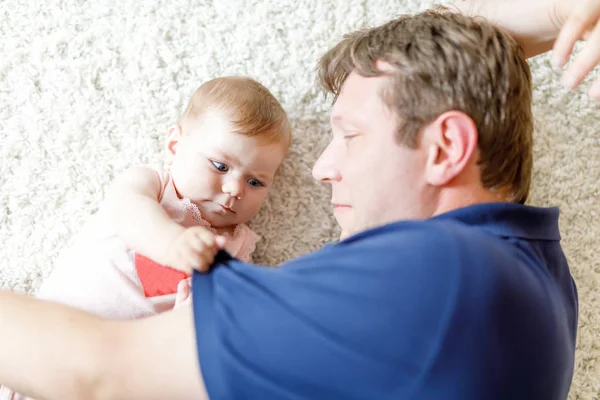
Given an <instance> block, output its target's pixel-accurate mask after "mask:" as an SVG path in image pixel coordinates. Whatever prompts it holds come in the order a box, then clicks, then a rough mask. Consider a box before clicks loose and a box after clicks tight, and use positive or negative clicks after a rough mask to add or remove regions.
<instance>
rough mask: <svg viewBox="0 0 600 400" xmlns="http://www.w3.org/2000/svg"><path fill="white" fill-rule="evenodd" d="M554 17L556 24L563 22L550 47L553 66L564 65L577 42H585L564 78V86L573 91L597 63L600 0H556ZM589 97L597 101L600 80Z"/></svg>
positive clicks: (599, 33) (592, 88)
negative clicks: (555, 15)
mask: <svg viewBox="0 0 600 400" xmlns="http://www.w3.org/2000/svg"><path fill="white" fill-rule="evenodd" d="M557 16H558V18H559V23H561V22H563V21H564V22H563V25H562V28H561V30H560V34H559V36H558V39H557V40H556V41H555V43H554V48H553V52H554V54H553V57H552V58H553V63H554V65H555V66H556V67H564V66H565V64H566V63H567V61H568V60H569V58H570V57H571V55H572V53H573V48H574V46H575V43H576V42H577V41H578V40H586V42H587V43H586V44H585V47H584V49H583V50H582V51H581V53H580V54H578V55H577V57H576V58H575V60H574V61H573V63H572V64H571V65H570V66H569V67H568V68H567V70H566V71H565V73H564V75H563V83H564V84H565V86H567V88H569V89H573V88H575V87H577V86H579V85H580V84H581V82H582V81H583V80H584V79H585V77H586V76H587V75H588V74H589V73H590V72H592V70H593V69H594V68H595V67H596V66H597V65H598V64H599V63H600V0H578V1H573V0H559V1H558V7H557ZM589 94H590V96H591V97H592V98H594V99H596V100H598V101H600V78H598V79H596V80H595V81H594V82H593V83H592V85H591V87H590V89H589Z"/></svg>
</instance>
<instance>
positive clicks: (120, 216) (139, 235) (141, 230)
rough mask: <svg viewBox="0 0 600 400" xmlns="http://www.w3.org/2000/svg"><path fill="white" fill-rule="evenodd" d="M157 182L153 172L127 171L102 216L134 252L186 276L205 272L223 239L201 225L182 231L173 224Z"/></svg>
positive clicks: (116, 184)
mask: <svg viewBox="0 0 600 400" xmlns="http://www.w3.org/2000/svg"><path fill="white" fill-rule="evenodd" d="M160 182H161V181H160V179H159V177H158V173H157V172H156V171H155V170H153V169H150V168H147V167H133V168H131V169H129V170H127V171H126V172H125V173H123V174H122V175H121V176H119V177H118V178H117V179H116V180H115V182H114V183H113V184H112V186H111V188H110V191H109V194H108V196H107V199H106V203H105V209H106V211H105V213H106V214H108V218H109V219H110V220H111V222H112V223H113V225H114V226H115V227H116V233H117V235H119V237H121V238H122V239H123V241H124V242H125V244H126V246H127V247H129V248H131V249H133V250H134V251H136V252H137V253H140V254H142V255H144V256H146V257H148V258H150V259H151V260H153V261H155V262H156V263H158V264H161V265H168V266H170V267H173V268H175V269H178V270H181V271H183V272H186V273H191V270H192V268H197V269H201V270H204V269H207V268H208V266H209V265H210V264H211V263H212V260H213V258H214V255H215V253H216V252H217V250H218V249H219V248H222V247H223V246H224V245H225V239H224V238H223V237H220V236H216V235H214V234H213V233H212V232H210V231H208V230H207V229H205V228H203V227H201V226H194V227H190V228H184V227H182V226H181V225H179V224H178V223H176V222H175V221H173V220H172V219H171V217H170V216H169V215H168V214H167V212H166V211H165V209H164V208H163V207H162V206H161V205H160V203H159V200H158V197H159V194H160V190H161V183H160Z"/></svg>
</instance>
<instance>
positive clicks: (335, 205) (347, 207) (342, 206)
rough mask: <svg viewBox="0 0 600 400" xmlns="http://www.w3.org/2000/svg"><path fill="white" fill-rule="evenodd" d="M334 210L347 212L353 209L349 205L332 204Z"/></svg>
mask: <svg viewBox="0 0 600 400" xmlns="http://www.w3.org/2000/svg"><path fill="white" fill-rule="evenodd" d="M331 205H332V206H333V209H334V210H347V209H350V208H352V206H350V205H349V204H340V203H331Z"/></svg>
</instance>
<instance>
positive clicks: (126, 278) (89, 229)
mask: <svg viewBox="0 0 600 400" xmlns="http://www.w3.org/2000/svg"><path fill="white" fill-rule="evenodd" d="M157 173H158V175H159V178H160V181H161V188H162V189H161V192H160V194H159V197H158V198H159V202H160V204H161V205H162V206H163V208H164V209H165V211H166V212H167V213H168V214H169V216H170V217H171V218H172V219H173V220H174V221H175V222H177V223H179V224H180V225H182V226H184V227H191V226H197V225H200V226H204V227H206V228H207V229H209V230H211V231H213V232H216V230H215V229H214V228H212V227H211V226H210V224H209V223H208V222H207V221H205V220H204V219H202V217H201V215H200V212H199V210H198V208H197V207H196V206H195V205H194V204H193V203H191V202H190V200H189V199H187V198H180V197H179V196H178V194H177V191H176V189H175V185H174V184H173V179H172V177H171V174H170V173H169V172H168V171H157ZM225 236H227V239H228V245H227V247H226V250H227V251H228V252H229V253H230V254H231V255H233V256H235V257H237V258H239V259H240V260H244V261H250V260H251V256H252V253H253V252H254V249H255V245H256V242H257V241H258V239H259V237H258V236H257V235H256V234H255V233H254V232H253V231H252V230H251V229H250V228H249V227H248V226H246V225H244V224H240V225H238V226H237V227H236V228H235V230H234V233H233V235H225ZM134 259H135V252H134V251H133V250H131V249H129V248H128V247H127V246H126V245H125V243H124V242H123V240H122V239H121V238H120V237H118V236H117V235H116V233H115V229H114V227H113V226H111V224H110V223H109V219H108V218H107V217H106V216H105V215H104V214H102V211H100V212H99V213H97V214H96V215H94V216H92V218H91V220H90V221H89V222H88V223H87V224H86V225H85V226H84V227H83V229H82V231H81V232H80V233H79V234H78V235H77V236H76V237H75V238H74V241H73V243H72V244H71V245H70V246H68V247H67V248H66V249H65V250H63V251H62V252H61V254H60V255H59V257H58V258H57V262H56V265H55V268H54V270H53V271H52V273H51V274H50V276H49V277H48V278H47V279H46V280H45V281H44V283H43V284H42V286H41V288H40V290H39V291H38V293H37V297H39V298H42V299H46V300H52V301H56V302H58V303H62V304H66V305H69V306H72V307H76V308H80V309H83V310H86V311H89V312H91V313H94V314H97V315H99V316H102V317H105V318H111V319H136V318H142V317H147V316H151V315H154V314H157V313H160V312H163V311H168V310H171V309H172V308H173V306H174V305H175V296H176V294H175V293H173V294H166V295H162V296H156V297H146V296H145V295H144V289H143V287H142V285H141V283H140V280H139V278H138V274H137V271H136V266H135V263H134ZM25 399H27V398H26V397H23V396H21V395H19V394H18V393H15V392H13V391H11V390H10V389H8V388H6V387H0V400H25Z"/></svg>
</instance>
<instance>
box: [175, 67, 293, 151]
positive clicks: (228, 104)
mask: <svg viewBox="0 0 600 400" xmlns="http://www.w3.org/2000/svg"><path fill="white" fill-rule="evenodd" d="M211 110H218V111H221V112H223V113H224V115H225V116H226V117H227V118H229V120H230V121H231V123H232V124H233V125H234V126H235V127H236V130H235V132H236V133H239V134H241V135H244V136H251V137H261V138H264V139H265V140H267V141H268V142H270V143H274V142H281V143H282V144H283V145H284V146H286V147H289V145H290V142H291V128H290V123H289V120H288V117H287V114H286V112H285V111H284V109H283V107H282V106H281V104H279V102H278V101H277V99H276V98H275V96H273V94H271V92H270V91H269V90H268V89H267V88H266V87H264V86H263V85H262V84H260V83H259V82H257V81H255V80H254V79H252V78H248V77H243V76H227V77H221V78H216V79H212V80H210V81H208V82H205V83H204V84H202V85H201V86H200V87H199V88H198V89H196V91H195V92H194V94H193V95H192V98H191V99H190V101H189V103H188V105H187V107H186V108H185V111H184V112H183V114H182V115H181V116H180V117H179V121H178V123H179V125H181V126H182V127H183V129H184V131H185V125H186V122H189V121H190V120H198V119H200V118H201V117H202V116H203V115H204V114H205V113H206V112H207V111H211Z"/></svg>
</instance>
